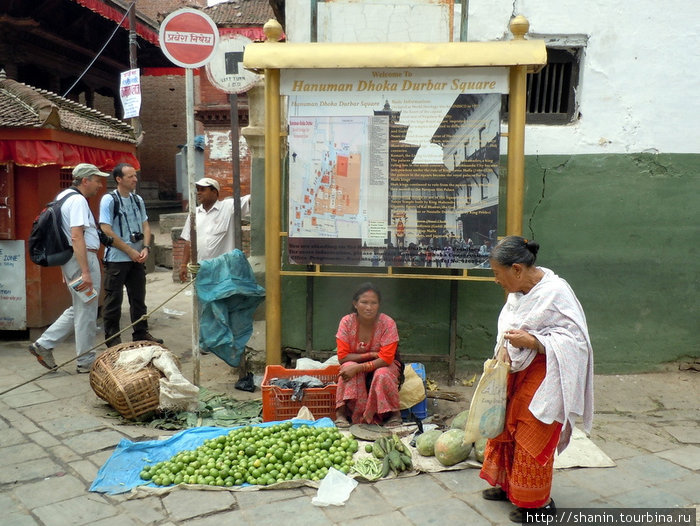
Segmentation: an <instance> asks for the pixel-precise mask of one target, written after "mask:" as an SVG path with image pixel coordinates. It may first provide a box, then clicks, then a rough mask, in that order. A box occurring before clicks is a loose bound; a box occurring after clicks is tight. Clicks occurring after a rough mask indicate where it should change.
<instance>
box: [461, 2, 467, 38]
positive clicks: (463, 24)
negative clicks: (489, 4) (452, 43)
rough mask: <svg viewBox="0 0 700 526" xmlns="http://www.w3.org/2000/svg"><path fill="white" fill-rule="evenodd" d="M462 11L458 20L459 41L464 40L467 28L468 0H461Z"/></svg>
mask: <svg viewBox="0 0 700 526" xmlns="http://www.w3.org/2000/svg"><path fill="white" fill-rule="evenodd" d="M461 7H462V12H461V13H460V22H459V41H460V42H466V41H467V34H468V32H469V31H468V30H469V0H461Z"/></svg>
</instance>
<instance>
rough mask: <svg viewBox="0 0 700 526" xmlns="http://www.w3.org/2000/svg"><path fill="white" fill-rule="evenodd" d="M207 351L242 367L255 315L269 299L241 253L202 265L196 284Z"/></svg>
mask: <svg viewBox="0 0 700 526" xmlns="http://www.w3.org/2000/svg"><path fill="white" fill-rule="evenodd" d="M195 288H196V290H197V298H198V299H199V301H200V309H201V313H200V317H199V325H200V330H199V340H200V346H201V347H202V348H203V349H207V350H208V351H210V352H212V353H214V354H216V355H217V356H218V357H219V358H221V359H222V360H223V361H225V362H226V363H227V364H229V365H230V366H231V367H238V366H239V364H240V361H241V357H242V356H243V353H244V352H245V345H246V343H248V340H249V339H250V337H251V336H252V334H253V313H254V312H255V309H256V308H257V307H258V305H260V302H261V301H262V300H263V299H265V289H264V288H263V287H261V286H260V285H258V284H257V282H256V281H255V275H254V274H253V269H252V267H251V266H250V263H248V260H247V259H246V257H245V254H244V253H243V252H241V251H240V250H238V249H235V250H232V251H231V252H227V253H226V254H224V255H222V256H219V257H216V258H214V259H208V260H205V261H202V262H200V269H199V272H198V273H197V279H196V281H195Z"/></svg>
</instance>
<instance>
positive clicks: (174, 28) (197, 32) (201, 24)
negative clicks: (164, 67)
mask: <svg viewBox="0 0 700 526" xmlns="http://www.w3.org/2000/svg"><path fill="white" fill-rule="evenodd" d="M159 41H160V47H161V49H162V50H163V53H164V54H165V56H166V57H168V58H169V59H170V60H171V62H173V63H174V64H177V65H178V66H181V67H183V68H198V67H200V66H204V65H205V64H206V63H207V62H209V60H210V59H211V57H212V55H213V54H214V51H215V50H216V45H217V43H218V42H219V30H218V28H217V27H216V24H215V23H214V21H213V20H212V19H211V18H209V17H208V16H207V15H206V14H204V13H202V12H201V11H197V10H196V9H190V8H184V9H178V10H177V11H173V12H172V13H170V14H169V15H168V16H167V17H166V18H165V20H163V23H162V24H161V25H160V32H159Z"/></svg>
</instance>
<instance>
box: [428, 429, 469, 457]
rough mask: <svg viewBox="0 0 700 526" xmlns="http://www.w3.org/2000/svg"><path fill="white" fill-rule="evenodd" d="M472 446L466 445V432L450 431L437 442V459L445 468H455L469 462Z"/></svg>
mask: <svg viewBox="0 0 700 526" xmlns="http://www.w3.org/2000/svg"><path fill="white" fill-rule="evenodd" d="M471 450H472V445H471V444H464V430H463V429H450V430H449V431H445V432H444V433H443V434H442V435H440V436H439V437H438V439H437V440H436V441H435V458H437V459H438V462H440V464H442V465H443V466H453V465H455V464H457V463H459V462H462V461H464V460H467V458H468V457H469V453H471Z"/></svg>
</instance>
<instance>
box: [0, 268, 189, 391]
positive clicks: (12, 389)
mask: <svg viewBox="0 0 700 526" xmlns="http://www.w3.org/2000/svg"><path fill="white" fill-rule="evenodd" d="M192 266H193V267H195V266H196V267H197V268H196V269H195V271H194V272H193V276H196V274H197V271H199V265H192ZM187 268H188V270H189V268H190V265H187ZM192 283H194V277H193V278H192V279H191V280H190V281H188V282H187V283H185V285H184V286H183V287H182V288H181V289H180V290H178V291H177V292H175V294H173V295H172V296H170V297H169V298H168V299H166V300H165V301H164V302H163V303H161V304H160V305H158V306H157V307H156V308H154V309H152V310H151V312H150V314H152V313H154V312H156V311H158V310H159V309H161V308H162V307H163V306H164V305H165V304H166V303H168V302H169V301H170V300H172V299H173V298H174V297H175V296H177V295H178V294H180V293H181V292H183V291H184V290H185V289H186V288H187V287H189V286H190V285H192ZM150 314H149V313H147V314H144V315H143V316H141V317H140V318H139V319H138V320H136V321H135V322H133V323H131V324H129V325H127V326H126V327H124V328H123V329H122V330H120V331H119V332H118V333H116V334H114V335H112V336H111V337H110V339H111V338H113V337H115V336H120V335H121V334H122V333H123V332H124V331H126V330H128V329H130V328H131V327H133V326H134V325H136V324H137V323H139V322H140V321H143V320H147V319H148V317H149V316H150ZM105 343H107V341H106V340H103V341H101V342H100V343H98V344H97V345H93V346H92V347H91V348H90V349H88V350H87V351H86V352H90V351H94V350H95V349H97V348H98V347H101V346H102V345H104V344H105ZM77 359H78V357H77V356H76V357H74V358H71V359H70V360H68V361H67V362H63V363H62V364H60V365H57V366H56V369H52V370H50V371H46V372H45V373H43V374H40V375H39V376H37V377H35V378H32V379H30V380H27V381H26V382H22V383H21V384H19V385H15V386H13V387H10V388H9V389H6V390H5V391H2V392H0V396H2V395H4V394H6V393H9V392H10V391H14V390H15V389H17V388H18V387H22V386H23V385H27V384H28V383H31V382H33V381H35V380H38V379H39V378H43V377H44V376H46V375H47V374H51V373H53V372H56V371H57V370H58V369H61V368H62V367H65V366H66V365H68V364H70V363H73V362H74V361H75V360H77Z"/></svg>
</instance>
